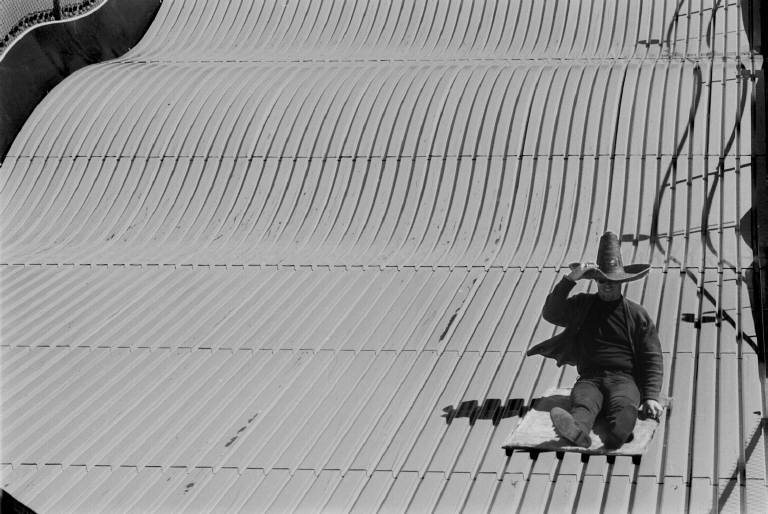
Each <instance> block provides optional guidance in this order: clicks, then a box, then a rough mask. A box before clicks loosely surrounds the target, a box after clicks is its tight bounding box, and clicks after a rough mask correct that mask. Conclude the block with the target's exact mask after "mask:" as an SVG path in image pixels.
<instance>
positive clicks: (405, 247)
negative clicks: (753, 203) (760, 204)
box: [0, 0, 766, 512]
mask: <svg viewBox="0 0 768 514" xmlns="http://www.w3.org/2000/svg"><path fill="white" fill-rule="evenodd" d="M741 9H742V7H741V5H740V4H739V3H738V2H735V1H728V2H719V3H716V4H715V5H714V7H713V6H712V5H710V4H707V5H705V3H702V2H697V1H683V2H677V1H674V2H673V1H666V2H653V3H649V2H626V3H625V2H607V3H605V5H602V7H599V6H597V4H594V3H593V2H588V1H572V2H558V3H543V2H542V3H538V2H496V1H494V0H479V1H475V2H442V1H440V2H438V1H437V0H427V1H420V2H410V1H405V0H393V1H392V2H385V3H378V2H363V1H362V0H357V1H347V2H343V1H341V0H336V1H332V2H309V1H308V0H307V1H300V2H277V1H263V2H245V1H242V2H240V1H231V2H205V1H202V0H197V1H185V2H181V1H166V2H163V4H162V7H161V10H160V12H159V13H158V15H157V17H156V19H155V22H154V23H153V25H152V27H151V28H150V30H149V32H148V33H147V35H146V36H145V37H144V39H143V40H142V41H141V43H140V44H139V45H137V46H136V47H135V48H134V49H133V50H132V51H131V52H130V53H129V54H127V55H125V56H123V57H122V58H119V59H116V60H114V61H111V62H107V63H103V64H99V65H94V66H89V67H87V68H85V69H83V70H81V71H80V72H78V73H76V74H74V75H73V76H71V77H70V78H69V79H67V80H66V81H65V82H63V83H62V84H61V85H59V86H58V87H56V88H55V89H54V90H53V91H51V93H50V94H49V95H48V96H47V97H46V99H45V100H44V102H43V103H42V104H41V105H40V106H39V107H38V108H37V109H36V110H35V112H34V113H33V114H32V116H31V117H30V119H29V120H28V122H27V124H26V125H25V127H24V128H23V130H22V132H21V133H20V134H19V136H18V137H17V139H16V141H15V142H14V144H13V147H12V148H11V150H10V152H9V154H8V157H7V158H6V161H5V163H4V164H3V167H2V169H0V198H2V203H1V204H0V210H1V212H0V216H1V218H0V219H2V220H3V221H2V225H1V228H2V232H1V234H0V244H1V245H2V251H1V252H0V261H2V262H0V281H1V282H0V286H1V287H2V295H1V297H0V301H1V309H2V310H1V311H0V313H1V317H0V321H2V349H1V352H2V353H0V355H1V356H2V420H3V424H2V451H1V461H2V483H3V488H4V489H7V490H8V491H10V492H11V493H12V494H13V495H14V496H15V497H17V498H18V499H20V500H21V501H23V502H24V503H25V504H27V505H29V506H30V507H31V508H33V509H35V510H36V511H40V512H46V511H56V512H59V511H61V512H64V511H74V512H83V511H101V512H111V511H128V510H136V511H144V510H155V511H159V512H166V511H170V510H191V509H196V510H200V511H220V512H227V511H236V510H242V511H246V512H253V511H264V510H270V511H281V510H285V511H297V512H304V511H316V510H326V511H330V512H336V511H350V510H351V511H358V512H370V511H375V510H391V511H401V510H406V509H410V510H412V511H416V512H421V511H430V510H451V511H460V510H463V511H467V512H475V511H494V512H509V511H511V510H517V511H519V512H529V511H531V510H532V509H536V510H542V509H553V510H555V509H557V510H568V511H570V510H576V511H580V512H592V511H597V510H603V511H606V512H618V511H628V510H632V511H633V512H640V511H653V510H656V509H661V510H663V511H675V512H677V511H682V510H686V509H689V510H695V511H698V510H710V509H713V508H714V507H717V508H719V509H722V510H730V509H733V510H742V511H743V510H746V509H747V508H748V506H750V505H761V504H762V505H765V502H766V489H765V480H766V476H765V470H766V467H765V452H764V448H765V441H764V432H763V430H762V429H761V428H760V427H761V426H762V425H761V418H762V416H763V414H762V413H761V410H762V406H761V401H762V400H761V396H760V382H759V381H760V377H759V376H758V367H757V365H758V363H757V355H756V353H755V351H754V349H753V345H754V342H755V341H756V332H755V327H754V323H753V320H752V314H751V310H750V297H749V290H748V283H749V282H748V281H749V278H748V274H749V273H751V271H750V269H751V264H752V250H751V249H750V248H749V246H748V245H747V243H746V242H745V240H744V238H743V237H742V236H743V234H742V228H741V226H742V224H743V219H744V216H745V215H746V214H747V211H748V210H749V207H750V199H751V190H750V187H751V175H750V164H751V162H752V157H753V156H752V153H751V138H752V133H751V130H752V125H751V123H750V121H749V120H750V119H751V116H752V109H753V101H752V100H751V98H752V92H753V90H754V88H755V80H756V78H755V73H754V71H755V69H757V68H759V67H760V63H759V62H756V61H757V59H758V57H757V56H754V55H753V54H752V53H751V52H750V49H749V43H748V40H747V37H746V33H745V29H744V25H743V21H742V14H743V13H742V11H741ZM605 230H612V231H614V232H616V233H617V234H619V235H620V237H621V240H622V241H623V244H622V251H623V258H624V261H625V262H628V263H629V262H650V263H651V264H652V270H651V272H650V274H649V276H648V277H647V278H645V279H644V280H642V281H638V282H633V283H630V284H628V285H626V289H625V294H626V295H627V296H628V297H630V298H632V299H634V300H636V301H639V302H641V303H643V305H645V307H646V308H647V309H648V311H649V312H650V313H651V315H652V316H653V317H654V318H655V319H656V321H657V325H658V327H659V332H660V336H661V339H662V345H663V351H664V356H665V366H666V369H665V380H666V383H665V385H664V392H665V394H667V395H669V396H670V397H672V398H673V406H672V410H671V411H670V412H669V414H668V415H667V416H666V419H665V422H664V423H662V425H661V426H660V427H659V429H658V431H657V433H656V436H655V438H654V440H653V441H652V443H651V445H650V449H649V451H648V453H647V454H646V455H645V456H644V457H643V458H642V460H641V461H640V462H639V463H638V462H633V461H632V459H631V458H629V457H627V458H622V457H618V458H615V459H606V458H605V457H596V456H593V457H591V458H589V459H582V458H581V456H579V455H575V454H566V455H564V456H559V455H556V454H552V453H541V454H539V455H538V456H536V457H535V458H532V457H531V456H530V455H529V454H528V453H524V452H515V453H513V454H512V455H511V456H510V457H507V456H506V455H505V453H504V451H503V450H502V449H501V446H502V444H503V441H504V439H505V438H506V437H507V435H508V434H509V433H510V431H511V430H512V429H513V428H514V427H515V426H516V425H517V424H518V423H519V422H520V419H521V416H522V415H523V414H524V412H525V410H526V408H528V407H529V406H530V405H531V403H532V402H533V401H534V399H535V398H537V397H539V396H540V395H542V394H543V393H544V391H546V390H547V389H549V388H550V387H554V386H569V385H570V384H572V383H573V381H574V380H575V378H576V375H575V370H574V369H563V368H557V367H556V366H555V365H554V363H551V362H545V361H544V360H543V359H541V358H540V357H534V358H527V357H525V351H526V350H527V349H528V348H529V347H530V346H531V345H532V344H535V343H537V342H539V341H541V340H543V339H545V338H547V337H550V336H551V335H552V334H553V333H554V331H555V327H554V326H552V325H549V324H548V323H546V322H544V321H543V320H541V318H540V312H541V308H542V305H543V301H544V298H545V297H546V295H547V293H548V292H549V291H550V290H551V288H552V287H553V286H554V284H555V283H556V281H557V280H558V279H559V277H560V276H561V275H562V271H561V269H562V268H567V265H568V263H570V262H573V261H581V260H585V259H589V258H592V257H593V256H594V255H596V251H597V242H598V238H599V235H600V234H602V232H603V231H605ZM761 502H762V503H761Z"/></svg>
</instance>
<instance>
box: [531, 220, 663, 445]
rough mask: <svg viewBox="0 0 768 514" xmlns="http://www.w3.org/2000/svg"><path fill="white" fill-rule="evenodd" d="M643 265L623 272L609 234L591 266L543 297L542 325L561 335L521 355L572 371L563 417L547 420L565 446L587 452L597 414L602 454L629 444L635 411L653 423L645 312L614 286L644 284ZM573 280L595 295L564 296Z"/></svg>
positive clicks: (657, 351) (650, 329) (653, 353)
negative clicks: (603, 424)
mask: <svg viewBox="0 0 768 514" xmlns="http://www.w3.org/2000/svg"><path fill="white" fill-rule="evenodd" d="M649 269H650V265H648V264H630V265H628V266H623V265H622V263H621V253H620V250H619V240H618V237H617V236H616V234H614V233H613V232H606V233H605V234H604V235H603V237H602V238H600V247H599V249H598V256H597V266H595V265H594V264H591V265H590V264H586V265H584V264H578V265H572V266H571V272H570V274H569V275H567V276H566V277H564V278H563V279H562V280H561V281H560V282H559V283H558V284H557V285H556V286H555V289H554V290H553V291H552V292H551V293H550V294H549V296H548V297H547V300H546V303H545V304H544V311H543V313H542V315H543V317H544V319H545V320H547V321H549V322H550V323H554V324H555V325H559V326H561V327H566V330H565V331H563V332H562V333H561V334H558V335H557V336H555V337H553V338H551V339H549V340H547V341H545V342H543V343H540V344H538V345H536V346H534V347H533V348H531V349H530V350H529V351H528V355H536V354H541V355H543V356H545V357H551V358H554V359H557V363H558V365H559V366H561V365H563V364H572V365H575V366H576V368H577V370H578V372H579V379H578V380H577V381H576V384H575V385H574V386H573V390H572V391H571V410H570V412H568V411H566V410H564V409H561V408H559V407H555V408H554V409H552V411H551V412H550V417H551V419H552V423H553V425H554V427H555V431H556V432H557V433H558V435H560V436H561V437H563V438H565V439H567V440H568V441H570V442H572V443H573V444H575V445H577V446H581V447H585V448H588V447H589V446H590V445H591V439H590V437H589V433H590V431H591V430H592V426H593V424H594V422H595V419H596V418H597V416H598V414H600V413H601V412H603V413H604V415H605V418H606V420H607V422H608V429H609V433H608V435H607V437H606V440H605V441H604V443H605V447H606V449H609V450H612V449H616V448H619V447H620V446H621V445H623V444H624V443H625V442H627V441H628V440H629V439H630V436H631V435H632V430H633V429H634V427H635V422H636V421H637V413H638V407H639V406H640V404H642V408H643V410H644V411H645V413H646V414H647V415H649V416H651V417H654V418H658V417H659V416H660V415H661V413H662V407H661V405H660V404H659V401H658V399H659V393H660V391H661V385H662V377H663V368H662V355H661V345H660V344H659V338H658V334H657V332H656V327H655V326H654V324H653V320H651V318H650V316H649V315H648V313H647V312H646V311H645V309H644V308H643V307H642V306H641V305H638V304H636V303H634V302H632V301H630V300H627V299H626V298H624V297H623V296H622V294H621V283H623V282H628V281H631V280H636V279H639V278H642V277H643V276H645V274H647V273H648V270H649ZM580 279H592V280H595V281H596V282H597V294H578V295H575V296H573V297H571V298H568V293H569V292H570V291H571V289H573V287H574V286H575V285H576V281H577V280H580Z"/></svg>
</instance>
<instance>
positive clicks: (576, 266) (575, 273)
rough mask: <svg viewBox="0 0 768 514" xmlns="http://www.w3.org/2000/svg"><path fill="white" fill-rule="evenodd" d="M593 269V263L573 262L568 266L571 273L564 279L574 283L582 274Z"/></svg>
mask: <svg viewBox="0 0 768 514" xmlns="http://www.w3.org/2000/svg"><path fill="white" fill-rule="evenodd" d="M595 267H596V265H595V263H594V262H574V263H573V264H571V265H570V266H569V268H571V272H570V273H569V274H568V275H566V277H567V278H569V279H571V280H573V281H574V282H576V281H577V280H579V279H581V278H583V277H584V273H586V272H587V271H589V270H590V269H592V268H595Z"/></svg>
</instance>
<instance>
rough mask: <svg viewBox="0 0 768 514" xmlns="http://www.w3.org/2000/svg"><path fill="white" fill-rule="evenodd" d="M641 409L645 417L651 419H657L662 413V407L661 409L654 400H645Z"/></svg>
mask: <svg viewBox="0 0 768 514" xmlns="http://www.w3.org/2000/svg"><path fill="white" fill-rule="evenodd" d="M641 408H642V409H643V412H644V413H645V415H646V416H648V417H649V418H653V419H659V417H660V416H661V414H662V413H663V412H664V407H662V406H661V404H660V403H659V402H657V401H656V400H645V401H644V402H643V404H642V405H641Z"/></svg>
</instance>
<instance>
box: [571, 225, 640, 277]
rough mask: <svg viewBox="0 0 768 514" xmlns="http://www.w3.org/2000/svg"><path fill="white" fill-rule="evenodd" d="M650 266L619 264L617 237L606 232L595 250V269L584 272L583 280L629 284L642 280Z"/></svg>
mask: <svg viewBox="0 0 768 514" xmlns="http://www.w3.org/2000/svg"><path fill="white" fill-rule="evenodd" d="M650 269H651V265H650V264H627V265H626V266H624V264H622V262H621V250H620V243H619V237H618V236H617V235H616V234H614V233H613V232H606V233H605V234H603V236H602V237H601V238H600V246H599V247H598V249H597V267H596V268H590V269H588V270H587V271H586V272H584V275H583V276H584V278H590V279H592V280H597V281H599V282H600V281H605V282H630V281H632V280H637V279H640V278H643V277H644V276H645V275H646V274H647V273H648V270H650Z"/></svg>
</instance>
